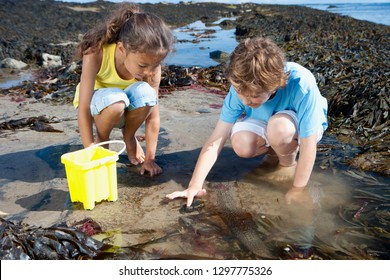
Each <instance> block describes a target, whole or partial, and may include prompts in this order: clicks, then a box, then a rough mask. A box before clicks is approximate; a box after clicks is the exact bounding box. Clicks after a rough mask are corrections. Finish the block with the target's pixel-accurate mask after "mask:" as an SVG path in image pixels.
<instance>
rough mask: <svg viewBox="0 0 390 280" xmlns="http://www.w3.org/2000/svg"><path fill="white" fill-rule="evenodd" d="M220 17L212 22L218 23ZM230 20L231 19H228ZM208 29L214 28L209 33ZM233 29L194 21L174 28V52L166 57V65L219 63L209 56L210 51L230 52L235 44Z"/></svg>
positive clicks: (204, 65) (211, 64) (207, 65)
mask: <svg viewBox="0 0 390 280" xmlns="http://www.w3.org/2000/svg"><path fill="white" fill-rule="evenodd" d="M222 20H224V19H220V20H219V21H217V22H214V24H218V23H219V22H220V21H222ZM229 20H232V19H229ZM210 30H215V32H214V33H210ZM234 33H235V29H229V30H225V29H222V28H221V27H220V26H218V25H215V26H206V25H205V24H204V23H203V22H201V21H196V22H194V23H191V24H189V25H187V26H184V27H180V28H177V29H175V30H174V35H175V36H176V37H177V41H178V43H177V45H176V52H174V53H172V54H170V55H169V56H168V58H167V59H166V61H165V63H166V64H167V65H178V66H200V67H209V66H215V65H218V64H219V63H218V62H216V61H214V60H212V59H211V58H210V52H212V51H217V50H219V51H222V52H226V53H231V52H232V51H233V50H234V48H235V47H236V45H237V41H236V36H235V34H234Z"/></svg>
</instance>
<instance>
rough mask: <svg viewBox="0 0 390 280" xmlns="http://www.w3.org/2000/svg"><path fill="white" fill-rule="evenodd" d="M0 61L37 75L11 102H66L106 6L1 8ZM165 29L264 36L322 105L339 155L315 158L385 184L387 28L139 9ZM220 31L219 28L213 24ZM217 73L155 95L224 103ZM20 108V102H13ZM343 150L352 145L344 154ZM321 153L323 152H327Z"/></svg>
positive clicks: (322, 18)
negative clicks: (205, 97) (80, 47)
mask: <svg viewBox="0 0 390 280" xmlns="http://www.w3.org/2000/svg"><path fill="white" fill-rule="evenodd" d="M0 4H1V5H0V31H1V32H0V34H1V36H0V60H2V59H4V58H8V57H10V58H14V59H18V60H22V61H24V62H26V63H29V64H30V65H31V67H38V71H36V72H35V79H36V82H34V83H29V82H27V83H25V84H23V85H21V86H18V87H14V88H10V89H5V90H1V91H0V94H1V95H9V96H13V98H15V100H21V99H23V98H27V97H33V98H36V99H38V100H41V99H44V100H45V102H55V103H67V102H71V100H72V98H73V92H74V88H75V86H76V84H77V83H78V79H79V74H80V71H81V70H80V62H73V64H71V62H72V61H73V51H74V47H75V44H76V43H77V41H78V39H79V36H80V35H82V34H83V33H85V32H86V31H87V30H88V29H89V28H91V27H92V26H94V25H95V24H96V23H97V22H100V21H101V20H103V19H104V17H105V15H106V12H107V11H109V10H110V9H111V8H112V5H113V3H110V2H105V1H97V2H93V3H87V4H75V3H63V2H58V1H32V0H21V1H11V0H0ZM140 6H141V8H142V9H143V10H145V11H149V12H153V13H156V14H158V15H159V16H161V17H162V18H163V19H164V20H165V21H166V22H167V23H168V24H170V25H171V26H172V27H177V26H182V25H185V24H189V23H191V22H194V21H196V20H202V21H203V22H206V23H211V22H213V21H214V20H215V19H217V18H220V17H236V18H237V19H236V21H235V22H234V21H233V22H232V21H229V25H232V24H233V25H234V26H235V27H236V35H237V37H238V38H239V39H242V38H246V37H253V36H268V37H271V38H272V39H274V40H275V41H276V42H277V43H278V44H279V45H280V46H281V47H282V48H283V49H284V50H285V51H286V53H287V58H288V59H289V60H291V61H296V62H298V63H300V64H302V65H304V66H305V67H307V68H309V69H310V70H311V71H312V72H313V73H314V75H315V77H316V79H317V82H318V84H319V87H320V90H321V92H322V93H323V95H324V96H326V98H327V100H328V102H329V122H330V127H329V130H328V131H327V133H328V134H329V135H334V136H336V137H337V139H338V140H339V141H341V143H342V144H341V146H335V147H332V148H330V147H322V148H321V147H320V149H319V154H320V155H319V156H320V158H321V156H323V157H326V154H329V153H335V152H336V151H337V153H340V152H343V151H344V153H345V156H344V161H345V163H347V164H350V165H352V166H354V167H357V168H360V169H362V170H366V171H374V172H377V173H379V174H382V175H385V176H389V175H390V170H389V166H390V151H389V148H388V147H389V146H390V145H389V142H390V132H389V131H390V130H389V110H390V109H389V108H390V97H389V80H388V76H389V65H390V61H389V60H390V54H389V52H390V32H389V31H390V27H389V26H385V25H379V24H374V23H370V22H366V21H360V20H355V19H353V18H350V17H346V16H338V15H335V14H331V13H328V12H324V11H318V10H313V9H310V8H305V7H299V6H284V5H283V6H282V5H256V4H241V5H227V4H219V3H180V4H163V3H160V4H141V5H140ZM221 24H222V25H223V24H226V22H222V23H221ZM42 53H49V54H52V55H59V56H61V58H62V61H63V63H64V66H62V67H56V68H50V69H41V68H39V67H40V66H41V65H42V64H43V61H42ZM223 71H224V64H223V63H222V64H221V65H219V66H217V67H210V68H206V69H202V68H199V67H191V68H184V67H177V66H169V67H166V68H165V69H164V73H163V79H162V83H161V94H162V96H164V94H169V93H170V92H172V91H173V90H176V89H178V88H183V87H194V86H197V85H202V86H204V87H206V88H207V90H208V91H209V92H214V93H218V94H221V95H223V94H224V93H225V92H226V90H227V88H228V86H229V85H228V83H227V81H226V79H225V78H224V75H223ZM20 98H21V99H20ZM348 145H353V147H354V148H353V149H352V148H345V147H349V146H348ZM325 146H326V145H325Z"/></svg>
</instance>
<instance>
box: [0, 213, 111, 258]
mask: <svg viewBox="0 0 390 280" xmlns="http://www.w3.org/2000/svg"><path fill="white" fill-rule="evenodd" d="M0 221H1V225H0V234H1V240H0V248H1V250H0V259H2V260H21V259H23V260H28V259H31V260H70V259H93V258H95V257H97V256H98V255H99V254H100V253H102V252H103V251H104V248H105V244H104V243H102V242H100V241H98V240H95V239H93V238H92V237H90V236H88V235H87V234H85V233H83V232H80V231H78V230H77V229H75V228H70V227H66V226H62V225H60V226H53V227H49V228H42V227H37V226H31V225H27V224H23V223H16V224H15V223H13V222H11V221H7V220H5V219H2V218H0Z"/></svg>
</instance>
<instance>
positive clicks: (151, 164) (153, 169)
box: [139, 160, 163, 177]
mask: <svg viewBox="0 0 390 280" xmlns="http://www.w3.org/2000/svg"><path fill="white" fill-rule="evenodd" d="M162 171H163V170H162V168H161V167H160V166H158V165H157V164H156V162H155V161H154V160H149V161H145V162H144V163H143V164H142V166H141V170H140V172H139V173H140V174H141V175H144V174H145V172H147V173H149V175H150V177H153V176H155V175H158V174H160V173H162Z"/></svg>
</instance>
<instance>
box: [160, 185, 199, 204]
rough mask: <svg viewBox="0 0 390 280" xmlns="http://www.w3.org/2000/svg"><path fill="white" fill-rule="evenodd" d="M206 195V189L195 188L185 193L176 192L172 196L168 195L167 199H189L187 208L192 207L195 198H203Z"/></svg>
mask: <svg viewBox="0 0 390 280" xmlns="http://www.w3.org/2000/svg"><path fill="white" fill-rule="evenodd" d="M205 194H206V190H205V189H200V190H198V189H194V188H188V189H186V190H184V191H176V192H173V193H171V194H167V195H166V198H169V199H175V198H178V197H184V198H187V207H190V206H191V204H192V202H193V201H194V198H195V197H202V196H204V195H205Z"/></svg>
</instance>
